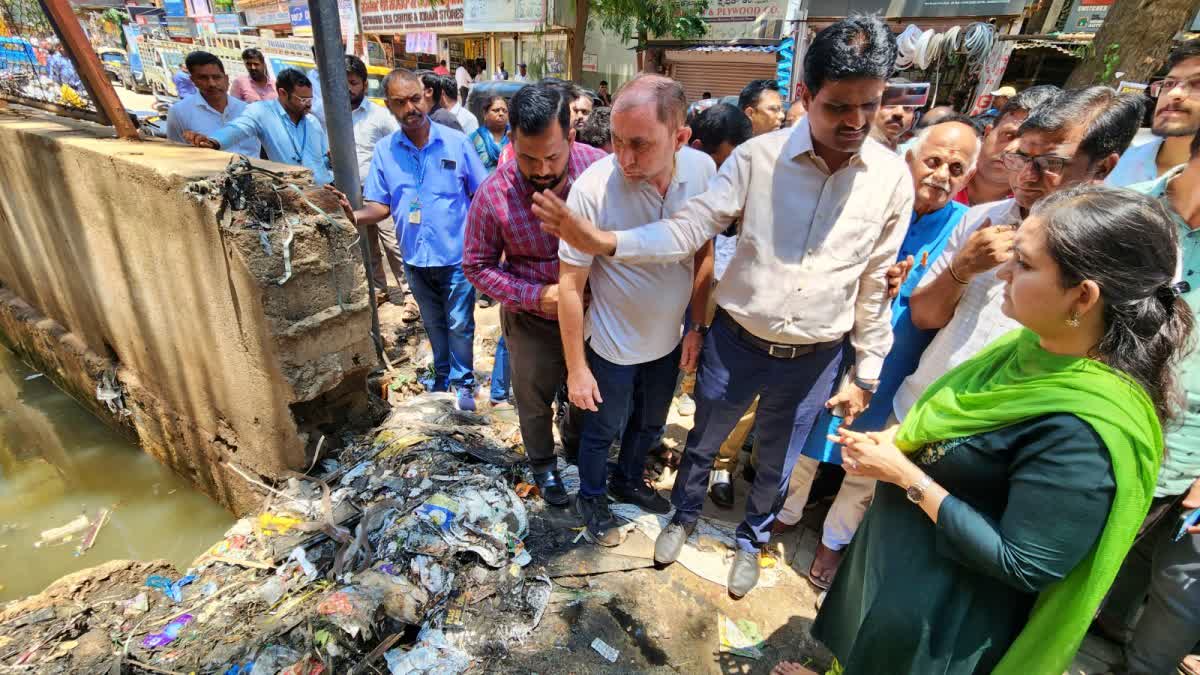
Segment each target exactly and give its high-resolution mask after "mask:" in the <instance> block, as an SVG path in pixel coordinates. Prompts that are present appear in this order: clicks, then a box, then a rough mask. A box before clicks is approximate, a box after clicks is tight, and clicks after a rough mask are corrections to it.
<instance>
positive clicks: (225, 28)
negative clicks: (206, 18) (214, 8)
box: [213, 12, 242, 33]
mask: <svg viewBox="0 0 1200 675" xmlns="http://www.w3.org/2000/svg"><path fill="white" fill-rule="evenodd" d="M213 19H214V21H215V23H216V26H217V32H218V33H237V32H239V31H240V30H241V28H242V20H241V18H240V17H239V16H238V15H237V14H236V13H233V12H230V13H228V14H224V13H222V14H214V15H213Z"/></svg>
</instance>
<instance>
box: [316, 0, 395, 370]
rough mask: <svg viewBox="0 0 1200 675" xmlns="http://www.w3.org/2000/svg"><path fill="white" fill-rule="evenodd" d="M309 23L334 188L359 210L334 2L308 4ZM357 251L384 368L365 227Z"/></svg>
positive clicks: (350, 120)
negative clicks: (361, 262)
mask: <svg viewBox="0 0 1200 675" xmlns="http://www.w3.org/2000/svg"><path fill="white" fill-rule="evenodd" d="M308 11H309V14H310V16H311V19H312V30H313V46H314V47H315V48H316V60H317V73H318V75H319V77H320V78H321V99H322V101H323V102H324V104H325V128H326V130H327V133H328V134H329V158H330V160H331V163H332V164H333V184H334V185H335V186H336V187H337V189H339V190H341V191H342V193H343V194H345V195H346V198H347V199H349V200H350V205H351V206H353V207H354V208H356V209H359V208H362V182H361V179H360V177H359V175H358V154H357V152H356V151H355V147H354V120H353V118H352V117H351V114H350V88H349V85H347V84H346V50H345V48H344V47H343V46H342V24H341V21H340V20H339V17H338V7H337V3H336V2H330V1H329V0H308ZM358 249H359V253H360V254H361V255H362V260H363V269H364V270H365V271H366V273H367V303H368V304H369V305H370V307H371V338H372V339H373V340H374V342H375V355H376V356H378V357H379V362H380V363H382V364H384V365H385V366H386V365H387V359H386V358H385V357H384V353H383V333H382V332H381V331H380V328H379V308H378V307H376V305H375V274H374V272H375V271H374V270H373V269H372V265H371V244H370V239H369V237H368V231H367V228H366V227H363V226H360V227H359V228H358Z"/></svg>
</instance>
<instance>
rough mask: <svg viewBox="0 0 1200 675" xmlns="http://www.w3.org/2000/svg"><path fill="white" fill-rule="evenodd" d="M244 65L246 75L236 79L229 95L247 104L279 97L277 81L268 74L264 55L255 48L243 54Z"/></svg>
mask: <svg viewBox="0 0 1200 675" xmlns="http://www.w3.org/2000/svg"><path fill="white" fill-rule="evenodd" d="M242 65H244V66H246V74H245V75H242V76H241V77H236V78H234V80H233V84H232V85H231V86H230V87H229V95H230V96H233V97H234V98H236V99H238V100H239V101H244V102H246V103H255V102H257V101H271V100H274V99H275V98H277V97H278V94H276V93H275V80H273V79H271V76H270V75H268V74H267V60H266V58H265V57H264V56H263V53H262V52H261V51H259V50H257V49H255V48H253V47H251V48H250V49H247V50H245V51H243V52H242Z"/></svg>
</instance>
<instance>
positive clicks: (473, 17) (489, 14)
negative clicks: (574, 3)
mask: <svg viewBox="0 0 1200 675" xmlns="http://www.w3.org/2000/svg"><path fill="white" fill-rule="evenodd" d="M545 9H546V7H545V3H544V2H543V1H542V0H465V1H464V2H463V30H465V31H467V32H469V33H476V32H478V33H487V32H494V33H528V32H532V31H536V30H540V29H541V28H543V27H544V25H545V22H546V14H545Z"/></svg>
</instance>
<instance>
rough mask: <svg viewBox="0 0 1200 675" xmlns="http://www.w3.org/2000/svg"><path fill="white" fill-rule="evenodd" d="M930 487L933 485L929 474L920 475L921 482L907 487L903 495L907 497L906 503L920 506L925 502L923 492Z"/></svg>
mask: <svg viewBox="0 0 1200 675" xmlns="http://www.w3.org/2000/svg"><path fill="white" fill-rule="evenodd" d="M930 485H933V479H932V478H930V477H929V474H927V473H926V474H921V480H919V481H917V482H916V483H913V484H912V485H910V486H908V489H907V490H905V491H904V494H905V496H907V497H908V501H910V502H912V503H914V504H920V503H921V502H922V501H924V500H925V491H926V490H928V489H929V486H930Z"/></svg>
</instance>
